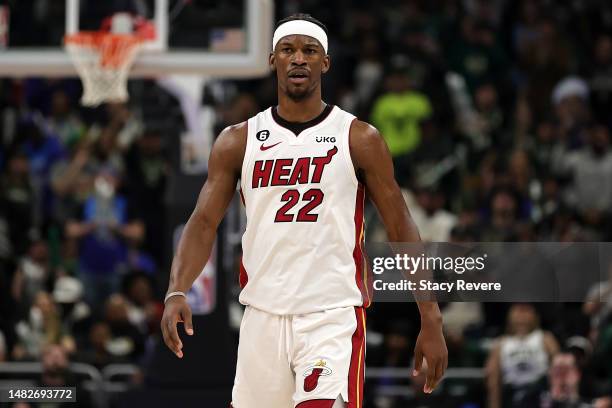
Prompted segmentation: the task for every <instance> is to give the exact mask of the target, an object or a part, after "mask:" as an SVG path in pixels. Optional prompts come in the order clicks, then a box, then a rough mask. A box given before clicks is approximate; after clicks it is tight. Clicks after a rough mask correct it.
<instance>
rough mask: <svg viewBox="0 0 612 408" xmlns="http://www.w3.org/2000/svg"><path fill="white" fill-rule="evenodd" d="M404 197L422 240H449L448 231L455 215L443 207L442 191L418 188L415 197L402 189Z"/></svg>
mask: <svg viewBox="0 0 612 408" xmlns="http://www.w3.org/2000/svg"><path fill="white" fill-rule="evenodd" d="M404 198H405V200H406V204H407V205H408V207H409V209H410V214H411V215H412V219H413V220H414V222H415V224H416V225H417V227H418V228H419V234H420V235H421V239H422V240H423V241H430V242H446V241H448V240H449V237H450V231H451V229H452V228H453V227H454V226H455V225H456V224H457V217H456V216H455V215H453V214H452V213H450V212H448V211H446V210H445V209H444V205H445V197H444V192H442V191H440V190H439V189H437V188H432V187H429V188H420V189H418V190H417V192H416V197H414V198H412V195H411V194H410V193H409V192H408V191H406V190H404Z"/></svg>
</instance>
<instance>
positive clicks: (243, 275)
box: [238, 257, 249, 289]
mask: <svg viewBox="0 0 612 408" xmlns="http://www.w3.org/2000/svg"><path fill="white" fill-rule="evenodd" d="M248 281H249V274H248V273H247V271H246V269H245V268H244V264H243V263H242V257H241V258H240V273H239V275H238V283H239V284H240V288H241V289H242V288H244V287H245V286H246V284H247V282H248Z"/></svg>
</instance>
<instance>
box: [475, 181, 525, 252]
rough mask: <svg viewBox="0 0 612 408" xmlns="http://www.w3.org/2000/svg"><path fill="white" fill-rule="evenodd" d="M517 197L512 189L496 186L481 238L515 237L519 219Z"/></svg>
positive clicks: (503, 239) (498, 240) (507, 238)
mask: <svg viewBox="0 0 612 408" xmlns="http://www.w3.org/2000/svg"><path fill="white" fill-rule="evenodd" d="M519 205H520V204H519V199H518V195H517V194H516V193H515V192H514V190H512V189H508V188H501V187H499V188H496V189H495V190H494V191H493V193H492V194H491V198H490V201H489V211H490V213H489V216H488V219H487V220H486V223H485V225H484V229H483V231H482V235H481V237H480V238H481V239H482V240H483V241H485V242H504V241H508V240H512V239H514V238H515V233H516V230H515V226H516V223H517V221H518V220H519V214H520V209H519Z"/></svg>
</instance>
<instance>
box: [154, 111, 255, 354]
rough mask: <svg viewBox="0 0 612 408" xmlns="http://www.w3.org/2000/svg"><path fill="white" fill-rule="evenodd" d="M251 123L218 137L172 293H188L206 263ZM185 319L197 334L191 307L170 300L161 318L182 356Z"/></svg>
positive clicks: (180, 250)
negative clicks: (180, 328)
mask: <svg viewBox="0 0 612 408" xmlns="http://www.w3.org/2000/svg"><path fill="white" fill-rule="evenodd" d="M246 133H247V124H246V122H243V123H241V124H238V125H235V126H230V127H228V128H226V129H225V130H223V131H222V132H221V134H220V135H219V137H218V138H217V140H216V142H215V144H214V146H213V148H212V151H211V153H210V159H209V161H208V178H207V179H206V183H204V186H203V187H202V190H201V191H200V195H199V197H198V202H197V204H196V207H195V209H194V211H193V213H192V214H191V216H190V217H189V220H188V221H187V224H186V225H185V228H184V229H183V233H182V235H181V238H180V240H179V243H178V247H177V250H176V254H175V256H174V259H173V261H172V269H171V272H170V284H169V286H168V293H170V292H177V291H180V292H184V293H186V292H187V291H188V290H189V288H191V285H192V284H193V282H194V281H195V279H196V278H197V277H198V276H199V274H200V273H201V272H202V269H203V268H204V266H205V265H206V262H207V261H208V258H209V256H210V252H211V250H212V247H213V243H214V240H215V236H216V234H217V227H218V226H219V224H220V223H221V220H222V219H223V216H224V215H225V211H226V209H227V207H228V205H229V203H230V202H231V200H232V198H233V196H234V194H235V192H236V182H237V181H238V179H239V177H240V173H241V169H242V161H243V159H244V152H245V149H246ZM180 321H182V322H184V325H185V331H186V332H187V334H189V335H191V334H193V325H192V322H191V310H190V308H189V306H188V304H187V302H186V300H185V298H184V297H182V296H173V297H171V298H170V299H168V301H167V302H166V305H165V309H164V316H163V318H162V322H161V328H162V333H163V336H164V342H165V343H166V345H167V346H168V347H169V348H170V350H172V351H173V352H174V354H176V355H177V357H179V358H181V357H182V356H183V352H182V350H181V349H182V347H183V345H182V342H181V340H180V338H179V336H178V332H177V328H176V325H177V323H178V322H180Z"/></svg>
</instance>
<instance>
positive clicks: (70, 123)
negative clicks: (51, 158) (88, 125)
mask: <svg viewBox="0 0 612 408" xmlns="http://www.w3.org/2000/svg"><path fill="white" fill-rule="evenodd" d="M70 103H71V101H70V98H69V97H68V95H67V94H66V91H64V90H63V89H58V90H56V91H55V92H54V93H53V94H52V95H51V112H50V117H49V118H48V120H47V127H48V128H49V131H50V133H52V134H54V135H56V136H57V137H58V138H59V141H60V142H61V143H62V144H63V145H64V146H71V145H73V144H75V143H78V141H79V139H80V138H81V137H82V136H83V134H84V132H85V128H84V126H83V123H82V122H81V119H80V118H79V117H78V116H77V115H76V114H75V112H73V111H72V107H71V106H70Z"/></svg>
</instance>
